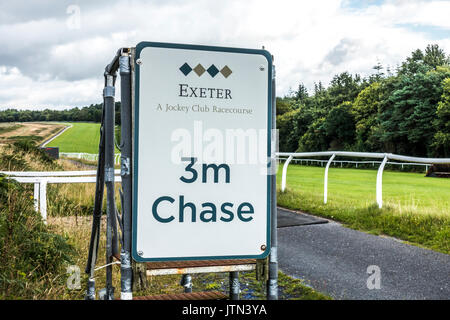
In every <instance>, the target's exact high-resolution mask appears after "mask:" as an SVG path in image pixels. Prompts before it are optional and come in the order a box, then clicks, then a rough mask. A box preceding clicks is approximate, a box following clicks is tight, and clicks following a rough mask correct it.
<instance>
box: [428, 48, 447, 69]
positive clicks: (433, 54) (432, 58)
mask: <svg viewBox="0 0 450 320" xmlns="http://www.w3.org/2000/svg"><path fill="white" fill-rule="evenodd" d="M423 62H424V63H425V64H426V65H427V66H429V67H431V68H433V69H436V68H437V67H438V66H443V65H446V64H449V62H450V58H448V57H446V56H445V52H444V50H442V49H441V48H439V46H438V45H437V44H432V45H430V44H429V45H428V46H427V48H426V49H425V55H424V57H423Z"/></svg>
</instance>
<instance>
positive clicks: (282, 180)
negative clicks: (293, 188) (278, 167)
mask: <svg viewBox="0 0 450 320" xmlns="http://www.w3.org/2000/svg"><path fill="white" fill-rule="evenodd" d="M292 158H293V156H289V157H288V158H287V160H286V161H285V162H284V165H283V172H282V175H281V192H284V190H285V189H286V176H287V168H288V165H289V162H291V161H292Z"/></svg>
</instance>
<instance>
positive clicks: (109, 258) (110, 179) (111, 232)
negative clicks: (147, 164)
mask: <svg viewBox="0 0 450 320" xmlns="http://www.w3.org/2000/svg"><path fill="white" fill-rule="evenodd" d="M105 80H106V81H105V82H106V83H105V84H106V86H105V90H104V98H105V124H104V126H105V183H106V264H108V266H107V267H106V293H105V296H104V298H105V299H106V300H110V299H114V287H113V286H112V265H111V263H112V262H113V256H115V255H116V254H118V243H117V224H116V223H117V222H116V205H115V191H114V122H115V121H114V118H115V117H114V77H113V76H112V75H109V74H106V75H105Z"/></svg>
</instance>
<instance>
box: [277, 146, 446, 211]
mask: <svg viewBox="0 0 450 320" xmlns="http://www.w3.org/2000/svg"><path fill="white" fill-rule="evenodd" d="M276 156H277V158H279V159H280V158H283V157H287V159H286V161H285V162H284V165H283V171H282V175H281V192H284V191H285V190H286V179H287V168H288V166H289V163H290V162H291V161H292V159H294V158H306V157H325V156H328V157H330V159H329V160H328V161H327V166H326V168H325V178H324V190H323V202H324V203H327V196H328V169H329V167H330V164H331V162H333V160H334V158H335V157H336V156H339V157H355V158H376V159H383V161H382V162H381V165H380V166H379V167H378V172H377V188H376V199H377V204H378V207H379V208H382V206H383V197H382V187H383V170H384V167H385V165H386V163H388V160H396V161H404V162H408V163H412V164H415V163H422V164H426V165H431V164H444V163H450V159H449V158H419V157H409V156H402V155H398V154H393V153H371V152H349V151H323V152H277V153H276Z"/></svg>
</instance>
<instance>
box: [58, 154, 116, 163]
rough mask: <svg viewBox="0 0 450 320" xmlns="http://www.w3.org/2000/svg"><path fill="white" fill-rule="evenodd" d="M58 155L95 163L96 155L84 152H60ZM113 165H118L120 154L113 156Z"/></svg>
mask: <svg viewBox="0 0 450 320" xmlns="http://www.w3.org/2000/svg"><path fill="white" fill-rule="evenodd" d="M59 155H60V156H61V157H63V158H72V159H81V160H87V161H97V160H98V154H97V153H84V152H60V153H59ZM114 164H120V153H116V154H115V155H114Z"/></svg>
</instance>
